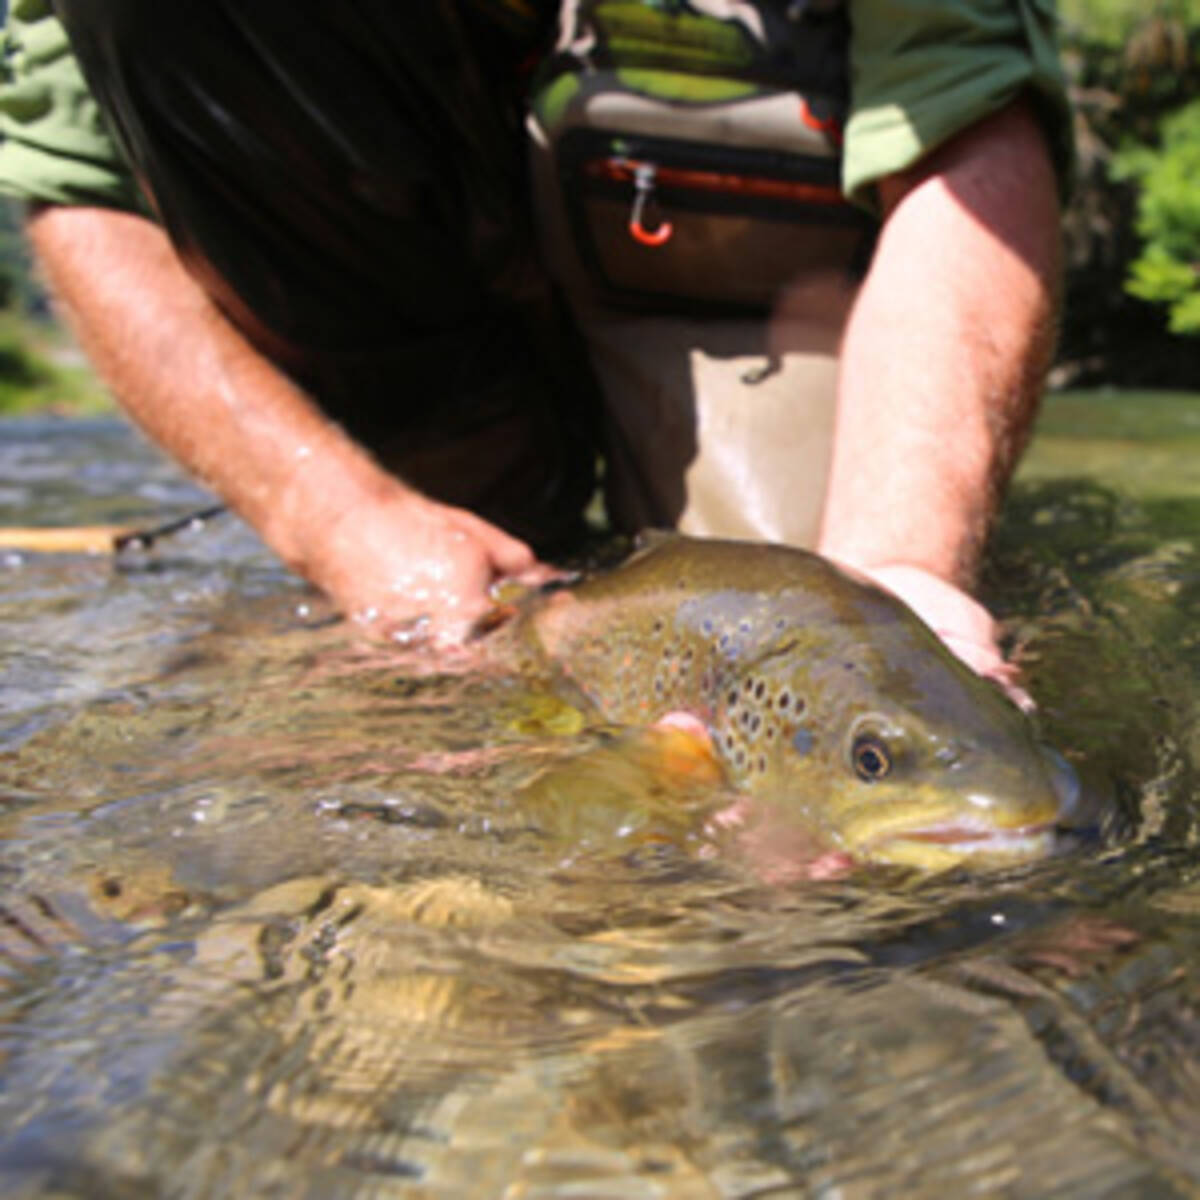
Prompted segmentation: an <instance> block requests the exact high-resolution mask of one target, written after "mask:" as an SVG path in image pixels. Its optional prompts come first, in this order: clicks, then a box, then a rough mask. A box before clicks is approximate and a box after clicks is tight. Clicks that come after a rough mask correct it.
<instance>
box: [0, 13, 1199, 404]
mask: <svg viewBox="0 0 1200 1200" xmlns="http://www.w3.org/2000/svg"><path fill="white" fill-rule="evenodd" d="M0 2H2V0H0ZM1058 7H1059V17H1060V22H1061V30H1060V31H1061V45H1062V52H1063V59H1064V63H1065V65H1066V68H1067V73H1068V76H1069V79H1070V85H1071V98H1072V100H1073V102H1074V106H1075V113H1076V140H1077V144H1078V151H1079V172H1078V183H1077V187H1076V189H1075V193H1074V196H1073V197H1072V201H1071V204H1070V207H1069V209H1068V211H1067V214H1066V220H1065V229H1066V246H1067V278H1066V294H1065V304H1064V311H1063V322H1062V330H1061V335H1060V346H1059V356H1058V362H1057V365H1056V367H1055V369H1054V372H1053V374H1052V376H1051V384H1052V386H1054V387H1067V386H1074V387H1078V386H1096V385H1110V386H1121V387H1151V388H1184V389H1192V390H1200V0H1059V6H1058ZM108 405H109V401H108V399H107V397H106V396H105V394H104V392H103V389H102V388H101V387H100V386H99V385H98V384H97V383H96V382H95V380H94V379H93V378H92V377H91V376H90V374H89V373H88V371H87V370H86V367H85V366H84V363H83V359H82V356H81V355H80V354H79V352H78V350H77V349H75V347H74V346H73V345H72V343H71V342H70V339H69V338H68V337H67V336H66V335H65V333H64V332H63V331H62V329H61V327H60V326H59V325H58V324H57V323H56V322H55V321H54V319H53V314H52V312H51V309H50V305H49V303H48V301H47V298H46V295H45V292H44V290H43V289H42V288H41V287H40V286H39V284H38V282H37V280H36V276H35V275H34V273H33V272H32V271H31V268H30V262H29V257H28V253H27V251H26V249H25V246H24V243H23V240H22V238H21V234H20V211H19V207H18V206H16V205H13V204H5V203H4V202H2V201H0V413H3V412H18V411H28V410H32V409H40V410H44V409H47V408H52V409H58V410H61V411H64V412H89V411H96V410H98V409H103V408H105V407H106V406H108Z"/></svg>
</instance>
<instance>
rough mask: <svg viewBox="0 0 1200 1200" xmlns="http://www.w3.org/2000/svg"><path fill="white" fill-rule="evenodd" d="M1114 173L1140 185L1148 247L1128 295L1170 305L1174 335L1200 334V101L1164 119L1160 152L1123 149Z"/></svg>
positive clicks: (1140, 228)
mask: <svg viewBox="0 0 1200 1200" xmlns="http://www.w3.org/2000/svg"><path fill="white" fill-rule="evenodd" d="M1113 175H1114V178H1116V179H1118V180H1123V179H1133V180H1136V181H1137V183H1138V184H1139V186H1140V191H1139V195H1138V205H1137V222H1136V228H1137V232H1138V233H1139V235H1140V236H1141V237H1142V238H1143V239H1144V242H1145V245H1144V249H1143V250H1142V253H1141V255H1140V256H1139V257H1138V258H1136V259H1135V260H1134V261H1133V263H1132V265H1131V269H1130V274H1129V279H1128V282H1127V284H1126V287H1127V289H1128V291H1129V292H1130V294H1132V295H1134V296H1137V297H1139V298H1140V299H1143V300H1150V301H1154V302H1156V303H1160V304H1166V305H1167V306H1168V312H1169V323H1170V328H1171V331H1172V332H1174V333H1200V186H1198V185H1200V101H1193V102H1192V103H1191V104H1188V105H1187V106H1185V107H1184V108H1182V109H1180V110H1179V111H1178V112H1175V113H1172V114H1171V115H1169V116H1167V117H1165V118H1164V119H1163V121H1162V124H1161V126H1160V145H1159V147H1158V148H1157V149H1150V148H1148V147H1145V146H1136V145H1135V146H1129V147H1127V148H1125V149H1123V150H1122V151H1121V153H1119V154H1118V155H1117V156H1116V157H1115V159H1114V161H1113Z"/></svg>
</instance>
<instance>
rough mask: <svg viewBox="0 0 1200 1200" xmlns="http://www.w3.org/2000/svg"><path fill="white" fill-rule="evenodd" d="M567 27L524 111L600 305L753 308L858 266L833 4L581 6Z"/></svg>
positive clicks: (612, 2) (842, 44) (863, 247)
mask: <svg viewBox="0 0 1200 1200" xmlns="http://www.w3.org/2000/svg"><path fill="white" fill-rule="evenodd" d="M562 21H563V26H562V29H561V32H560V40H559V48H558V50H557V51H556V53H555V54H554V55H552V56H551V57H550V58H549V60H548V61H547V62H546V63H545V64H544V66H543V68H542V69H541V71H540V72H539V76H538V80H537V83H536V86H535V89H534V93H533V97H532V106H531V107H532V112H533V119H534V121H535V123H536V124H537V125H538V126H539V129H538V134H539V136H540V138H541V140H542V141H544V142H545V143H546V144H547V145H548V146H549V147H550V148H551V153H552V157H553V161H554V174H555V176H556V182H557V190H558V195H559V198H560V201H561V206H562V209H563V212H564V216H565V221H566V225H567V227H568V229H569V231H570V236H571V241H572V243H573V246H574V250H575V252H576V254H577V256H578V259H579V261H580V262H581V264H582V265H583V267H584V269H585V270H586V272H587V274H588V276H589V278H590V282H591V283H592V285H593V286H594V287H595V288H596V289H597V290H598V291H599V293H600V294H601V295H602V296H603V297H604V298H606V299H608V300H610V301H615V302H619V303H620V302H623V303H628V304H638V305H641V306H650V307H659V308H676V309H678V308H712V307H718V308H737V309H762V308H766V307H769V306H770V305H771V304H772V303H773V302H774V300H775V299H776V297H777V296H778V294H779V292H780V290H781V289H783V288H784V287H786V286H787V285H788V284H790V283H793V282H795V281H796V280H797V279H799V278H802V277H803V276H804V275H805V274H806V273H810V272H813V271H821V272H829V271H840V272H849V273H853V272H856V271H858V270H861V268H862V267H863V266H864V265H865V263H866V261H867V258H868V256H869V254H870V248H871V245H872V242H873V233H874V223H873V222H872V220H871V219H870V218H869V217H868V216H867V215H866V214H864V213H862V212H861V211H860V210H858V209H856V208H854V207H853V206H851V205H850V204H849V203H848V202H847V201H846V200H845V199H844V197H843V196H842V193H841V188H840V166H841V129H842V121H843V119H844V115H845V110H846V95H847V85H846V36H847V27H846V19H845V14H844V12H843V11H842V8H841V5H840V4H839V3H837V2H836V0H834V2H833V3H830V2H829V0H826V3H825V4H818V3H816V2H815V0H814V2H813V3H810V4H809V5H808V6H804V5H797V4H786V3H783V2H782V0H757V2H751V0H688V2H687V3H684V2H683V0H676V2H674V3H670V2H665V0H657V2H654V3H651V2H650V0H578V2H577V3H575V4H567V5H565V6H564V14H563V18H562Z"/></svg>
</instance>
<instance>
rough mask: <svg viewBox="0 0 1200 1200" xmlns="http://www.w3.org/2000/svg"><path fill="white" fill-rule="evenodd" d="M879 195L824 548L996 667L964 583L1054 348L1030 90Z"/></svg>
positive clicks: (891, 180)
mask: <svg viewBox="0 0 1200 1200" xmlns="http://www.w3.org/2000/svg"><path fill="white" fill-rule="evenodd" d="M879 194H880V199H881V202H882V206H883V210H884V215H885V221H884V226H883V232H882V235H881V237H880V241H879V246H878V249H877V252H876V255H875V259H874V262H873V264H872V266H871V270H870V272H869V274H868V276H867V279H866V280H865V282H864V284H863V287H862V290H861V293H860V295H859V298H858V300H857V302H856V304H855V307H854V311H853V313H852V315H851V319H850V322H849V325H848V328H847V331H846V336H845V341H844V344H843V349H842V366H841V376H840V384H839V395H838V413H837V422H836V435H835V442H834V446H835V448H834V455H833V462H832V466H831V474H830V481H829V488H828V492H827V496H826V505H825V512H824V518H823V523H822V529H821V535H820V542H819V547H818V548H819V549H820V551H821V552H822V553H824V554H826V555H828V556H829V557H831V558H834V559H837V560H839V561H841V562H843V563H846V564H848V565H850V566H853V567H855V568H857V569H859V570H861V571H865V572H866V573H868V574H870V575H872V576H874V577H875V578H877V579H878V580H879V581H880V582H882V583H884V584H886V585H887V586H889V587H891V588H892V589H893V590H895V591H897V592H899V593H900V594H901V595H902V596H903V597H904V598H905V599H906V600H908V601H909V603H910V604H912V605H913V606H914V607H915V608H916V609H917V611H918V612H920V613H921V615H922V616H923V617H925V619H926V620H927V621H928V622H929V623H930V624H931V625H933V626H934V627H935V628H936V629H937V630H938V632H939V633H942V634H943V636H944V637H946V639H947V641H949V642H951V644H952V645H953V646H954V648H955V649H956V650H958V651H959V652H960V653H961V654H962V655H963V657H965V658H967V660H968V661H969V662H971V663H972V665H974V666H976V667H977V668H980V669H983V670H984V671H985V673H989V674H994V673H997V671H998V670H999V668H1000V665H1001V664H1000V659H999V654H998V651H997V650H996V649H995V644H994V639H993V633H992V628H991V620H990V618H989V617H988V615H987V613H986V612H984V610H983V609H982V608H980V607H979V606H978V605H976V604H975V603H974V602H973V601H970V600H969V598H968V597H967V596H965V595H963V594H961V592H958V591H956V590H955V589H961V590H962V591H964V592H965V590H967V589H969V588H971V587H972V585H973V584H974V582H975V577H976V573H977V571H978V568H979V560H980V555H981V553H982V549H983V543H984V539H985V537H986V534H987V530H988V527H989V524H990V522H991V520H992V518H993V516H994V515H995V512H996V509H997V507H998V505H999V502H1000V499H1001V497H1002V494H1003V490H1004V487H1005V485H1006V484H1007V482H1008V479H1009V477H1010V475H1011V474H1012V471H1013V469H1014V467H1015V465H1016V460H1017V456H1018V454H1019V452H1020V450H1021V448H1022V447H1023V445H1024V443H1025V440H1026V438H1027V436H1028V432H1029V429H1030V425H1031V423H1032V420H1033V417H1034V414H1035V412H1036V409H1037V404H1038V399H1039V397H1040V394H1041V388H1042V383H1043V376H1044V371H1045V368H1046V366H1047V364H1048V361H1049V357H1050V354H1051V352H1052V349H1053V342H1054V314H1055V303H1056V296H1057V281H1058V272H1059V216H1058V191H1057V183H1056V179H1055V174H1054V169H1053V165H1052V163H1051V160H1050V156H1049V153H1048V151H1047V147H1046V144H1045V140H1044V137H1043V135H1042V132H1041V129H1040V127H1039V125H1038V124H1037V122H1036V120H1035V119H1034V117H1033V116H1032V114H1031V113H1030V111H1029V108H1028V106H1027V104H1025V103H1024V102H1018V103H1015V104H1013V105H1011V106H1009V107H1008V108H1006V109H1004V110H1002V111H1001V112H999V113H997V114H995V115H994V116H992V117H989V118H987V119H986V120H984V121H982V122H980V123H979V124H977V125H974V126H972V127H971V128H970V129H968V130H965V131H964V132H963V133H961V134H959V135H958V136H956V137H955V138H953V139H951V140H950V141H949V142H947V143H946V144H944V145H943V146H941V147H940V148H939V149H937V150H936V151H934V152H933V153H932V154H931V155H930V156H928V157H927V158H925V159H923V160H922V161H921V162H920V163H919V164H918V165H917V166H916V167H914V168H913V169H911V170H909V171H905V172H903V173H901V174H898V175H893V176H890V177H888V178H887V179H885V180H883V181H882V182H881V184H880V188H879ZM946 585H953V586H952V587H947V586H946ZM964 643H965V645H964ZM972 645H973V647H974V650H972Z"/></svg>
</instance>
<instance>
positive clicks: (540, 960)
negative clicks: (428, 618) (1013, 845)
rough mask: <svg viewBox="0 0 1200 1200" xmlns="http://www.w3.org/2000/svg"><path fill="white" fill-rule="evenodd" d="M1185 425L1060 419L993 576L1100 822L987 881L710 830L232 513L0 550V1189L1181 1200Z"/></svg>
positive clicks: (992, 588)
mask: <svg viewBox="0 0 1200 1200" xmlns="http://www.w3.org/2000/svg"><path fill="white" fill-rule="evenodd" d="M1131 414H1132V415H1131ZM1197 439H1200V405H1197V403H1196V400H1195V399H1189V398H1177V397H1144V398H1143V397H1132V396H1116V397H1103V396H1101V397H1098V398H1087V399H1086V400H1085V399H1083V398H1077V397H1076V398H1072V397H1065V398H1062V399H1060V400H1058V401H1056V402H1055V403H1054V404H1053V405H1052V407H1051V409H1050V411H1049V412H1048V415H1047V421H1046V423H1045V425H1044V429H1043V433H1042V434H1041V435H1040V437H1039V440H1038V443H1037V444H1036V446H1035V448H1034V452H1033V453H1032V455H1031V456H1030V458H1029V459H1028V460H1027V462H1026V465H1025V467H1024V468H1023V472H1022V476H1021V481H1020V483H1019V485H1018V487H1017V489H1016V491H1015V493H1014V496H1013V500H1012V503H1011V504H1010V506H1009V509H1008V512H1007V514H1006V517H1005V520H1004V523H1003V525H1002V528H1001V531H1000V534H999V536H998V538H997V542H996V546H995V550H994V553H993V556H992V561H991V566H990V568H989V574H988V578H987V581H986V586H987V592H988V599H989V602H990V603H991V604H992V606H993V608H994V609H995V610H996V611H997V612H998V613H999V614H1001V615H1002V616H1003V618H1004V621H1005V627H1006V629H1007V630H1008V633H1009V637H1010V640H1011V644H1012V648H1013V651H1014V653H1015V654H1016V655H1017V656H1018V657H1019V658H1020V660H1021V661H1022V662H1023V663H1024V665H1025V669H1026V673H1027V677H1028V682H1029V684H1030V687H1031V690H1032V691H1033V692H1034V694H1035V695H1036V696H1037V697H1038V699H1039V701H1040V705H1041V714H1040V719H1041V721H1042V722H1043V725H1044V726H1045V728H1046V731H1047V733H1048V734H1049V736H1050V737H1051V739H1052V740H1053V741H1054V742H1055V743H1056V744H1057V745H1058V746H1059V747H1060V748H1061V749H1062V750H1063V752H1064V753H1065V754H1066V755H1067V756H1068V757H1069V758H1070V759H1071V760H1072V762H1073V763H1074V764H1075V765H1076V766H1077V768H1078V769H1080V771H1081V772H1082V773H1083V774H1084V775H1085V777H1087V778H1088V779H1089V781H1090V785H1091V786H1092V787H1095V788H1102V789H1105V790H1106V791H1107V792H1109V793H1110V794H1111V795H1112V797H1113V799H1114V805H1115V807H1116V809H1117V811H1118V812H1119V813H1120V815H1121V818H1122V820H1121V822H1120V825H1121V827H1120V828H1119V829H1118V830H1116V832H1115V833H1114V835H1113V836H1112V837H1111V838H1109V839H1108V840H1107V841H1104V842H1100V843H1097V844H1095V845H1091V846H1088V847H1085V848H1083V849H1081V850H1080V851H1078V852H1077V853H1075V854H1073V855H1071V856H1068V857H1065V858H1060V859H1055V860H1052V861H1049V862H1045V863H1040V864H1034V865H1030V866H1026V867H1022V868H1020V869H1014V870H1010V871H1007V872H1003V873H993V874H990V875H984V876H971V875H969V874H966V873H962V874H956V875H950V876H942V877H939V878H933V879H913V878H909V877H905V876H904V875H902V874H900V873H897V872H894V871H882V870H876V871H865V872H862V873H860V874H858V875H855V876H853V877H850V878H847V879H841V880H826V881H819V882H813V881H801V882H790V883H780V882H777V881H775V882H773V881H772V879H771V878H770V877H768V876H765V875H764V874H763V872H761V871H759V870H757V869H756V866H755V864H754V862H753V861H752V860H748V859H743V858H737V857H725V856H722V855H717V856H715V857H713V856H711V855H709V854H707V853H706V852H705V843H704V838H703V836H702V834H701V833H700V829H701V827H702V825H703V821H702V819H701V815H702V813H703V812H704V811H705V806H706V805H707V804H709V803H710V802H712V799H713V798H712V797H711V796H710V795H707V794H705V793H704V792H703V789H701V790H700V791H699V792H697V794H696V795H688V796H684V797H682V798H681V797H679V796H673V797H669V798H668V799H669V800H670V801H671V803H669V804H662V803H657V804H656V803H655V802H654V801H653V798H652V797H650V796H649V795H648V785H647V782H646V780H645V779H644V778H642V776H640V775H639V767H638V764H637V761H636V759H635V758H631V757H630V756H629V755H628V754H626V753H624V752H623V750H622V743H621V742H620V741H619V740H618V741H617V742H616V743H614V742H613V741H612V737H613V731H611V730H606V729H603V728H598V727H593V726H591V725H588V724H586V723H583V724H581V722H580V720H579V718H578V714H576V713H574V712H573V710H570V709H567V708H565V707H564V706H562V705H561V704H559V703H557V702H556V701H555V699H554V697H553V696H551V695H549V694H543V693H541V692H538V691H537V690H536V689H535V688H533V687H532V686H531V685H529V684H527V683H525V682H522V681H521V680H518V679H516V678H514V677H512V676H509V675H506V674H504V673H502V672H495V671H493V672H483V673H479V672H475V673H467V674H463V673H462V672H461V671H459V670H457V669H448V668H447V667H446V665H445V664H442V667H441V668H440V669H437V668H436V667H435V665H434V664H430V663H427V662H423V661H421V660H417V659H413V658H411V657H409V658H404V657H403V656H401V655H400V654H399V653H396V652H387V651H382V650H380V649H378V648H373V647H370V646H367V645H364V644H362V643H359V642H356V641H355V640H354V639H353V638H352V637H349V636H347V634H346V633H345V631H344V630H343V629H342V628H341V627H340V626H339V625H338V624H337V623H336V622H333V621H331V619H330V614H329V613H328V612H327V611H326V610H325V609H324V608H323V607H322V605H321V603H320V602H319V600H317V599H316V598H315V597H313V596H312V595H310V594H308V593H307V592H306V591H305V590H304V589H303V588H301V587H300V586H299V585H298V584H297V583H296V582H295V580H293V579H292V578H290V577H289V576H288V575H287V574H286V573H285V572H283V571H282V570H281V569H280V568H279V567H278V565H277V564H276V563H275V562H274V560H273V559H272V558H271V557H270V556H269V555H268V554H267V553H266V552H265V551H264V550H263V549H262V548H261V546H260V545H259V544H258V543H257V541H256V540H255V539H254V538H253V536H252V535H251V534H250V533H249V532H248V531H247V530H246V529H245V528H244V527H242V526H241V525H240V524H238V523H237V522H236V521H234V520H232V519H229V518H225V519H220V520H217V521H215V522H212V523H210V524H209V525H207V526H206V527H205V528H202V529H195V530H187V531H185V532H184V533H182V534H180V535H178V536H177V537H175V538H173V539H171V540H170V542H167V543H163V545H162V546H161V548H160V549H158V550H156V551H155V552H153V553H151V554H147V555H142V556H140V557H135V558H132V559H130V560H128V561H126V562H124V563H122V564H120V565H118V566H114V564H113V563H112V562H111V561H109V560H107V559H99V558H97V559H92V558H84V557H59V558H36V559H35V558H20V557H16V556H9V557H7V558H5V559H4V560H3V562H2V563H0V616H2V618H3V625H2V628H3V631H4V632H3V638H4V643H3V644H4V654H3V658H2V659H0V834H2V835H3V846H2V848H0V880H2V884H0V886H2V887H3V892H2V894H0V906H2V919H0V1081H2V1084H0V1191H2V1192H3V1194H5V1195H15V1196H54V1197H68V1196H72V1197H73V1196H78V1197H85V1196H86V1197H109V1196H112V1197H124V1196H138V1197H142V1196H146V1195H163V1196H171V1197H176V1196H179V1197H193V1196H194V1197H209V1196H214V1195H246V1196H286V1197H292V1196H313V1197H327V1196H359V1195H361V1196H371V1197H390V1196H395V1197H404V1198H416V1197H420V1198H422V1200H424V1198H426V1197H483V1198H489V1200H490V1198H493V1197H561V1198H566V1197H588V1198H604V1197H614V1198H615V1197H620V1198H622V1200H623V1198H625V1197H633V1198H638V1197H643V1196H644V1197H671V1198H674V1197H680V1198H684V1200H691V1198H692V1197H704V1198H706V1200H707V1198H709V1197H744V1198H749V1197H766V1196H771V1197H775V1196H810V1195H811V1196H820V1197H839V1198H855V1200H857V1198H859V1197H893V1196H898V1195H941V1194H944V1195H955V1196H969V1195H980V1196H989V1197H991V1196H1013V1197H1043V1196H1048V1195H1054V1196H1078V1197H1088V1198H1089V1200H1090V1198H1091V1197H1097V1196H1114V1197H1117V1196H1120V1197H1126V1196H1146V1197H1156V1198H1157V1197H1164V1196H1176V1195H1178V1196H1192V1195H1200V855H1198V854H1197V851H1196V848H1195V840H1196V827H1197V826H1196V814H1197V807H1196V802H1197V789H1196V786H1195V782H1194V779H1193V774H1194V769H1195V768H1194V763H1195V761H1196V755H1197V751H1198V750H1200V746H1197V737H1198V736H1200V734H1198V730H1200V721H1198V720H1197V714H1196V711H1195V704H1196V692H1197V689H1196V683H1195V680H1196V672H1197V668H1198V667H1200V644H1198V641H1197V637H1198V635H1197V632H1196V631H1197V630H1198V629H1200V622H1198V621H1197V619H1196V618H1197V615H1198V610H1200V590H1198V589H1200V549H1198V547H1197V542H1196V531H1197V530H1198V529H1200V468H1198V467H1197V466H1196V463H1197V462H1200V458H1197V457H1196V456H1195V455H1194V453H1193V451H1194V450H1195V449H1196V446H1195V442H1196V440H1197ZM0 480H2V481H3V484H2V486H0V523H9V524H16V523H20V524H31V523H41V522H44V523H90V522H99V521H105V522H108V521H126V520H133V521H137V520H140V519H144V518H145V517H146V516H147V515H153V516H154V517H165V516H171V515H174V514H176V513H180V512H184V511H187V510H188V509H189V508H192V507H195V508H199V507H201V506H202V505H204V504H205V503H206V502H207V499H208V498H207V497H206V496H205V495H204V494H203V493H201V492H200V491H198V490H197V489H195V488H194V487H193V486H192V485H190V484H189V483H187V482H186V481H184V480H182V479H181V478H180V477H179V476H178V475H177V474H176V473H175V472H174V471H173V470H172V468H170V467H169V466H168V465H166V464H164V463H163V462H162V460H161V459H159V458H158V457H157V456H156V455H154V454H153V453H152V452H150V451H149V450H147V449H146V448H145V447H143V446H142V445H141V444H140V443H139V442H137V441H136V440H134V439H133V438H132V437H131V436H130V435H129V434H128V433H126V432H125V431H124V430H123V428H121V427H120V426H117V425H115V424H106V423H88V424H84V423H58V422H50V423H37V422H8V423H5V424H4V425H3V426H2V427H0ZM581 748H582V749H587V750H588V751H589V753H590V757H589V760H588V761H590V762H591V763H592V764H593V765H592V768H591V773H590V774H585V775H576V776H573V779H574V790H571V789H567V792H569V793H570V795H571V802H570V803H568V802H567V800H566V799H565V793H564V791H563V790H562V789H558V790H556V789H554V788H550V789H548V790H547V789H544V788H543V789H542V790H541V791H540V792H537V791H530V790H529V788H530V781H531V780H533V779H534V778H536V777H539V776H540V775H543V774H544V773H545V772H546V771H547V770H552V769H553V768H554V767H555V766H556V765H557V764H562V763H564V762H567V761H568V760H574V759H575V756H577V755H578V754H579V753H580V750H581ZM606 755H607V756H609V757H606ZM614 780H615V783H614ZM580 795H582V796H583V797H584V801H585V802H583V803H581V802H580V801H579V797H580Z"/></svg>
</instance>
